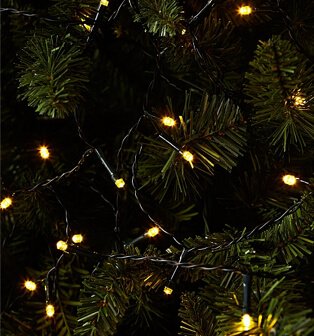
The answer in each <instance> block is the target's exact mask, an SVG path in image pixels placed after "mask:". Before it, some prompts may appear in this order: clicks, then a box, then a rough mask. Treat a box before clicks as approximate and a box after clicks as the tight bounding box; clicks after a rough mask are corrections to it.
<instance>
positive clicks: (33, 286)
mask: <svg viewBox="0 0 314 336" xmlns="http://www.w3.org/2000/svg"><path fill="white" fill-rule="evenodd" d="M24 287H25V288H26V289H27V290H29V291H31V292H33V291H34V290H36V288H37V285H36V283H35V282H34V281H31V280H26V281H25V282H24Z"/></svg>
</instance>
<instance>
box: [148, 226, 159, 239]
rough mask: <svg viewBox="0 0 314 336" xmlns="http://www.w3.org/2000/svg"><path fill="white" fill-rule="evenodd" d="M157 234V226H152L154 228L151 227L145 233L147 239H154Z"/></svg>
mask: <svg viewBox="0 0 314 336" xmlns="http://www.w3.org/2000/svg"><path fill="white" fill-rule="evenodd" d="M158 233H159V228H158V227H157V226H154V227H152V228H151V229H149V230H148V231H147V232H146V235H147V236H148V237H151V238H152V237H155V236H157V235H158Z"/></svg>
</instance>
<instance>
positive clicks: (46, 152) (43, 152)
mask: <svg viewBox="0 0 314 336" xmlns="http://www.w3.org/2000/svg"><path fill="white" fill-rule="evenodd" d="M38 150H39V154H40V156H41V158H42V159H44V160H47V159H49V156H50V153H49V150H48V148H47V147H46V146H41V147H39V148H38Z"/></svg>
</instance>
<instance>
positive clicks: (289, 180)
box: [282, 175, 297, 186]
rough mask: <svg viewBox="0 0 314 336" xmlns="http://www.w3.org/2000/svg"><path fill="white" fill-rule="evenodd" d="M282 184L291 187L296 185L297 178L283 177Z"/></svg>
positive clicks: (291, 176)
mask: <svg viewBox="0 0 314 336" xmlns="http://www.w3.org/2000/svg"><path fill="white" fill-rule="evenodd" d="M282 180H283V183H285V184H288V185H290V186H293V185H295V184H296V183H297V178H296V177H295V176H293V175H285V176H283V177H282Z"/></svg>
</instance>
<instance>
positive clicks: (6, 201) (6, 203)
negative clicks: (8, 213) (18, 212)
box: [0, 197, 12, 210]
mask: <svg viewBox="0 0 314 336" xmlns="http://www.w3.org/2000/svg"><path fill="white" fill-rule="evenodd" d="M11 205H12V198H10V197H6V198H4V199H3V200H2V201H1V203H0V208H1V209H2V210H4V209H7V208H8V207H9V206H11Z"/></svg>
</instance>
